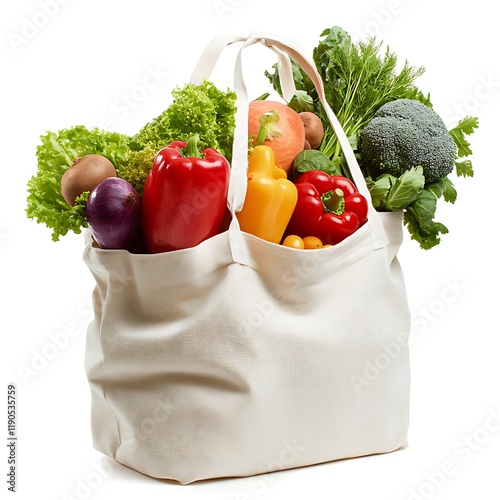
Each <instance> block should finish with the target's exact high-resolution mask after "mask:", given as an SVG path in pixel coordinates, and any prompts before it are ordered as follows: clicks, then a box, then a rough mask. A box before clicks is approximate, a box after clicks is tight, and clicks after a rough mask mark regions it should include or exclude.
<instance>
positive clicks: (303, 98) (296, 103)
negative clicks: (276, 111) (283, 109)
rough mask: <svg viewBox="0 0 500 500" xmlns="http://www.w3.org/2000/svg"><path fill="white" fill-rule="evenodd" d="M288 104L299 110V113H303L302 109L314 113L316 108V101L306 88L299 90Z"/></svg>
mask: <svg viewBox="0 0 500 500" xmlns="http://www.w3.org/2000/svg"><path fill="white" fill-rule="evenodd" d="M288 106H289V107H290V108H292V109H293V110H294V111H297V113H301V112H302V111H310V112H311V113H314V110H315V107H314V101H313V99H312V97H311V96H310V95H309V94H308V93H307V92H306V91H305V90H297V92H295V94H294V96H293V97H292V99H291V100H290V102H289V103H288Z"/></svg>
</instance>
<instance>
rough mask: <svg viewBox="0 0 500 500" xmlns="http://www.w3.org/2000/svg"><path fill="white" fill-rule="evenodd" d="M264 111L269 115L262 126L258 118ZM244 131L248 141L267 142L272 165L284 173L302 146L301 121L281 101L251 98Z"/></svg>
mask: <svg viewBox="0 0 500 500" xmlns="http://www.w3.org/2000/svg"><path fill="white" fill-rule="evenodd" d="M266 114H267V115H266ZM264 115H266V116H267V117H268V118H270V119H268V120H267V122H266V125H265V127H263V126H262V125H263V124H262V121H261V117H262V116H264ZM248 134H249V137H250V143H251V144H252V145H257V144H264V145H266V146H269V147H270V148H271V149H272V150H273V151H274V155H275V157H276V165H277V166H279V167H281V168H282V169H283V170H284V171H285V172H287V173H288V172H289V171H290V169H291V168H292V163H293V160H294V159H295V157H296V156H297V155H298V154H299V153H300V152H301V151H302V150H303V149H304V141H305V129H304V124H303V122H302V120H301V118H300V116H299V115H298V113H297V112H295V111H294V110H292V109H291V108H290V107H288V106H287V105H286V104H283V103H281V102H277V101H268V100H255V101H251V102H250V105H249V111H248ZM262 134H264V136H262ZM252 139H253V140H252Z"/></svg>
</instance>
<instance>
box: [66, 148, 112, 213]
mask: <svg viewBox="0 0 500 500" xmlns="http://www.w3.org/2000/svg"><path fill="white" fill-rule="evenodd" d="M115 176H116V170H115V166H114V165H113V164H112V163H111V162H110V161H109V160H108V159H107V158H106V157H105V156H102V155H96V154H89V155H86V156H83V157H80V158H76V159H75V160H74V161H73V164H72V165H71V167H69V168H68V170H66V172H64V174H63V176H62V178H61V194H62V196H63V198H64V199H65V200H66V202H67V203H68V205H69V206H70V207H73V206H74V205H75V200H76V198H77V197H78V196H81V195H82V193H84V192H85V191H91V190H92V189H94V188H95V187H96V186H97V185H98V184H99V183H100V182H101V181H102V180H104V179H106V178H107V177H115Z"/></svg>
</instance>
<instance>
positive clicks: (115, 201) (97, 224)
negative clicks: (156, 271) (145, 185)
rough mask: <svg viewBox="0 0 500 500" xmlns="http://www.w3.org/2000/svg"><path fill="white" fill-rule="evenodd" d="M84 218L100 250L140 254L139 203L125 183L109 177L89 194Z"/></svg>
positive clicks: (139, 200) (131, 189) (136, 196)
mask: <svg viewBox="0 0 500 500" xmlns="http://www.w3.org/2000/svg"><path fill="white" fill-rule="evenodd" d="M85 215H86V219H87V222H88V225H89V227H90V229H91V231H92V235H93V236H94V239H95V241H96V242H97V243H98V245H99V246H100V247H101V248H108V249H112V248H114V249H124V250H129V251H131V252H138V251H140V248H141V245H142V234H141V199H140V198H139V195H138V193H137V191H136V190H135V188H134V187H133V186H132V185H131V184H130V183H129V182H127V181H126V180H125V179H120V178H118V177H108V178H107V179H104V180H103V181H101V182H100V183H99V184H98V185H97V186H96V187H95V188H94V189H93V190H92V191H91V192H90V196H89V199H88V201H87V208H86V211H85Z"/></svg>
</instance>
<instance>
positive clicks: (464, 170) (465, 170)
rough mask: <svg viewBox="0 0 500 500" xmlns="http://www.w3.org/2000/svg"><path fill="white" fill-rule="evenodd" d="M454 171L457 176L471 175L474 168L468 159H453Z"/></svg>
mask: <svg viewBox="0 0 500 500" xmlns="http://www.w3.org/2000/svg"><path fill="white" fill-rule="evenodd" d="M455 167H456V172H457V175H458V176H459V177H473V176H474V170H473V168H472V162H471V161H470V160H463V161H455Z"/></svg>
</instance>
